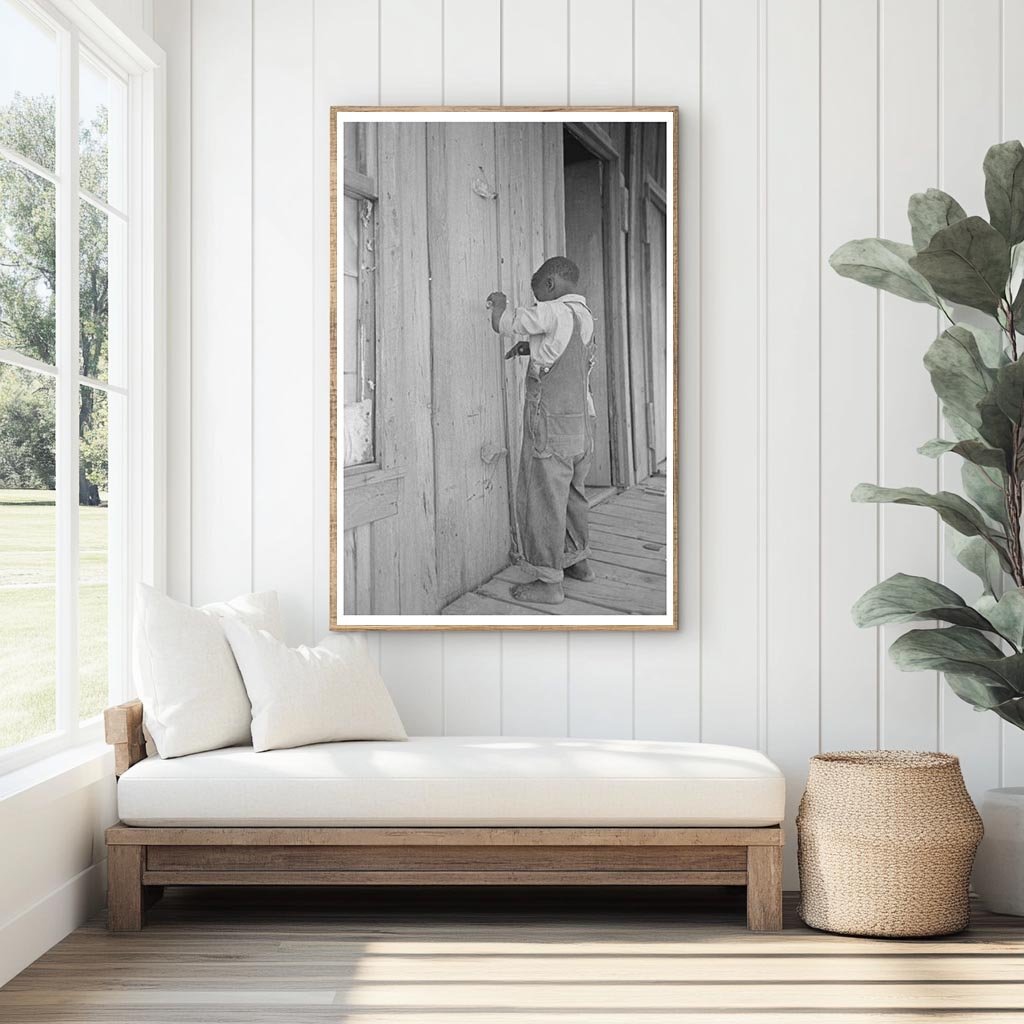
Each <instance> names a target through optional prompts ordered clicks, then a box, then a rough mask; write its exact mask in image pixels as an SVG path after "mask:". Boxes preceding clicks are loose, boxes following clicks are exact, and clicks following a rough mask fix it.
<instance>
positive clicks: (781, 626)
mask: <svg viewBox="0 0 1024 1024" xmlns="http://www.w3.org/2000/svg"><path fill="white" fill-rule="evenodd" d="M766 31H767V36H766V53H767V67H766V75H765V89H766V96H765V113H766V118H767V124H768V125H769V126H771V129H770V130H769V132H768V135H767V140H766V143H767V144H766V150H765V158H766V176H767V181H768V187H769V189H770V195H771V202H770V204H769V206H768V210H767V216H766V219H765V224H766V228H767V234H766V239H765V251H766V256H767V261H766V267H767V280H766V289H765V290H766V294H767V298H768V302H767V309H766V313H767V317H766V326H767V346H766V351H767V364H766V365H765V367H764V373H765V375H766V380H765V390H766V392H767V394H768V396H769V397H768V408H767V410H766V416H765V429H766V431H767V437H766V447H767V478H766V486H767V494H766V498H767V503H766V514H767V539H768V551H767V553H766V554H767V558H766V564H767V573H768V575H767V581H766V587H765V599H766V601H767V608H766V609H765V616H764V619H765V625H766V630H767V633H766V640H767V645H766V661H767V664H766V694H767V708H766V727H767V728H766V734H765V746H766V749H767V752H768V755H769V756H770V757H771V758H772V759H773V760H774V761H775V762H776V763H777V764H778V765H779V767H780V768H782V770H783V771H784V772H785V774H786V778H787V779H788V780H789V781H790V785H788V786H787V807H786V813H787V820H788V821H790V822H791V821H792V820H793V818H794V817H795V814H796V807H797V803H798V801H799V799H800V793H801V792H802V790H803V782H804V779H805V778H806V770H807V759H808V758H809V757H810V756H811V755H813V754H816V753H817V752H818V679H819V676H818V654H819V649H820V648H819V644H820V639H819V632H818V629H816V628H815V627H816V625H817V624H816V622H815V612H816V610H817V609H818V607H819V598H820V594H819V583H818V571H819V564H818V551H819V518H818V517H819V505H818V496H819V490H818V488H819V482H820V478H819V465H820V434H819V429H820V413H819V401H820V399H819V385H820V381H819V376H818V374H819V330H820V320H819V305H818V303H819V297H818V288H819V275H820V273H821V262H820V254H819V234H818V232H819V219H818V218H819V209H820V206H819V198H820V197H819V191H818V190H819V177H818V175H819V168H818V142H819V138H818V124H819V120H818V119H819V108H818V103H819V92H818V59H819V51H818V43H819V24H818V0H781V2H776V3H772V4H770V5H769V6H768V8H767V24H766ZM794 311H799V313H798V315H796V316H794ZM801 609H802V610H805V611H806V613H807V614H806V615H804V614H800V613H799V610H801ZM786 866H787V869H788V872H789V875H790V878H791V879H792V880H793V881H794V882H795V880H796V846H795V844H792V843H791V844H790V846H789V849H788V850H787V852H786Z"/></svg>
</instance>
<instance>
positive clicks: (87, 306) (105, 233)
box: [78, 202, 125, 384]
mask: <svg viewBox="0 0 1024 1024" xmlns="http://www.w3.org/2000/svg"><path fill="white" fill-rule="evenodd" d="M78 217H79V237H78V331H79V372H80V373H81V374H82V376H84V377H92V378H93V379H95V380H102V381H110V382H111V383H116V384H123V383H124V365H123V361H124V344H123V337H124V334H123V327H124V318H123V314H124V283H125V271H124V253H125V231H124V224H123V223H122V222H121V221H119V220H117V219H115V218H111V217H108V216H107V214H105V213H104V212H103V211H102V210H100V209H97V208H96V207H95V206H92V205H91V204H89V203H87V202H83V203H82V204H81V206H80V208H79V214H78Z"/></svg>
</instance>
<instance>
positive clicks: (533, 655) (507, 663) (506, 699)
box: [501, 633, 569, 736]
mask: <svg viewBox="0 0 1024 1024" xmlns="http://www.w3.org/2000/svg"><path fill="white" fill-rule="evenodd" d="M501 656H502V663H501V675H502V691H501V702H502V703H501V706H502V713H501V720H502V733H503V734H504V735H505V736H567V735H568V734H569V719H568V707H569V694H568V656H567V643H566V634H564V633H505V634H504V635H503V636H502V651H501Z"/></svg>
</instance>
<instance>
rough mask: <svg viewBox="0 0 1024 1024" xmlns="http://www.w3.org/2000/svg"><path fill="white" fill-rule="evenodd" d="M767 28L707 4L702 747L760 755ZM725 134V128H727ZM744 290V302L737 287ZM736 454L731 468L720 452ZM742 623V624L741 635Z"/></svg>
mask: <svg viewBox="0 0 1024 1024" xmlns="http://www.w3.org/2000/svg"><path fill="white" fill-rule="evenodd" d="M757 68H758V20H757V4H756V3H755V2H754V0H727V2H724V3H714V4H705V5H704V6H703V34H702V75H703V82H702V89H701V95H702V104H703V105H702V108H701V117H702V122H703V124H704V126H705V127H704V129H703V136H702V149H701V168H702V169H701V202H702V210H701V225H702V230H701V239H702V250H701V267H702V271H701V317H702V321H703V330H702V332H701V335H700V337H701V388H702V390H701V395H702V398H701V409H702V417H703V419H702V424H701V474H702V479H701V549H702V556H701V560H702V578H703V580H704V585H703V590H702V593H701V602H702V605H701V643H702V655H701V656H702V660H703V674H702V688H701V692H702V704H701V722H702V731H701V738H702V739H703V740H705V741H706V742H712V743H737V744H740V745H742V746H749V747H756V746H757V745H758V743H759V741H760V736H759V729H758V703H759V684H758V679H759V671H760V669H759V666H758V652H757V626H756V624H757V623H758V615H759V607H758V579H757V571H758V505H759V500H760V498H759V494H758V472H759V466H758V450H757V438H758V434H759V430H758V381H757V365H758V346H757V331H756V324H757V309H756V295H757V282H758V276H759V261H758V217H759V194H760V193H759V188H760V186H759V175H758V110H757V95H758V77H757ZM726 126H728V128H726ZM738 280H740V281H744V282H746V287H745V288H744V295H745V296H746V300H745V301H743V302H737V301H736V297H735V286H736V281H738ZM723 451H728V452H730V457H729V459H728V460H724V459H722V458H721V456H720V453H721V452H723ZM738 623H742V624H743V625H742V626H738V625H737V624H738Z"/></svg>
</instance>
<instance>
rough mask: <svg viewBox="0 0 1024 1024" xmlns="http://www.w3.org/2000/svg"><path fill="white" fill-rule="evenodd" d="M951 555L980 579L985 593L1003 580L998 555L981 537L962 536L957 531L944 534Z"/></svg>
mask: <svg viewBox="0 0 1024 1024" xmlns="http://www.w3.org/2000/svg"><path fill="white" fill-rule="evenodd" d="M946 537H947V538H948V542H949V547H950V550H951V551H952V552H953V557H954V558H955V559H956V560H957V561H958V562H959V563H960V564H961V565H962V566H963V567H964V568H965V569H966V570H967V571H968V572H971V573H974V575H975V576H977V577H978V579H979V580H981V586H982V590H983V592H984V593H985V594H990V595H991V594H994V593H995V592H996V591H997V590H998V589H999V587H1000V585H1001V583H1002V580H1003V568H1002V563H1001V562H1000V559H999V555H998V553H997V552H996V551H995V549H994V548H993V547H992V545H991V544H989V543H988V542H987V541H986V540H984V539H983V538H982V537H964V536H962V535H961V534H959V533H954V532H950V533H947V534H946Z"/></svg>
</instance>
